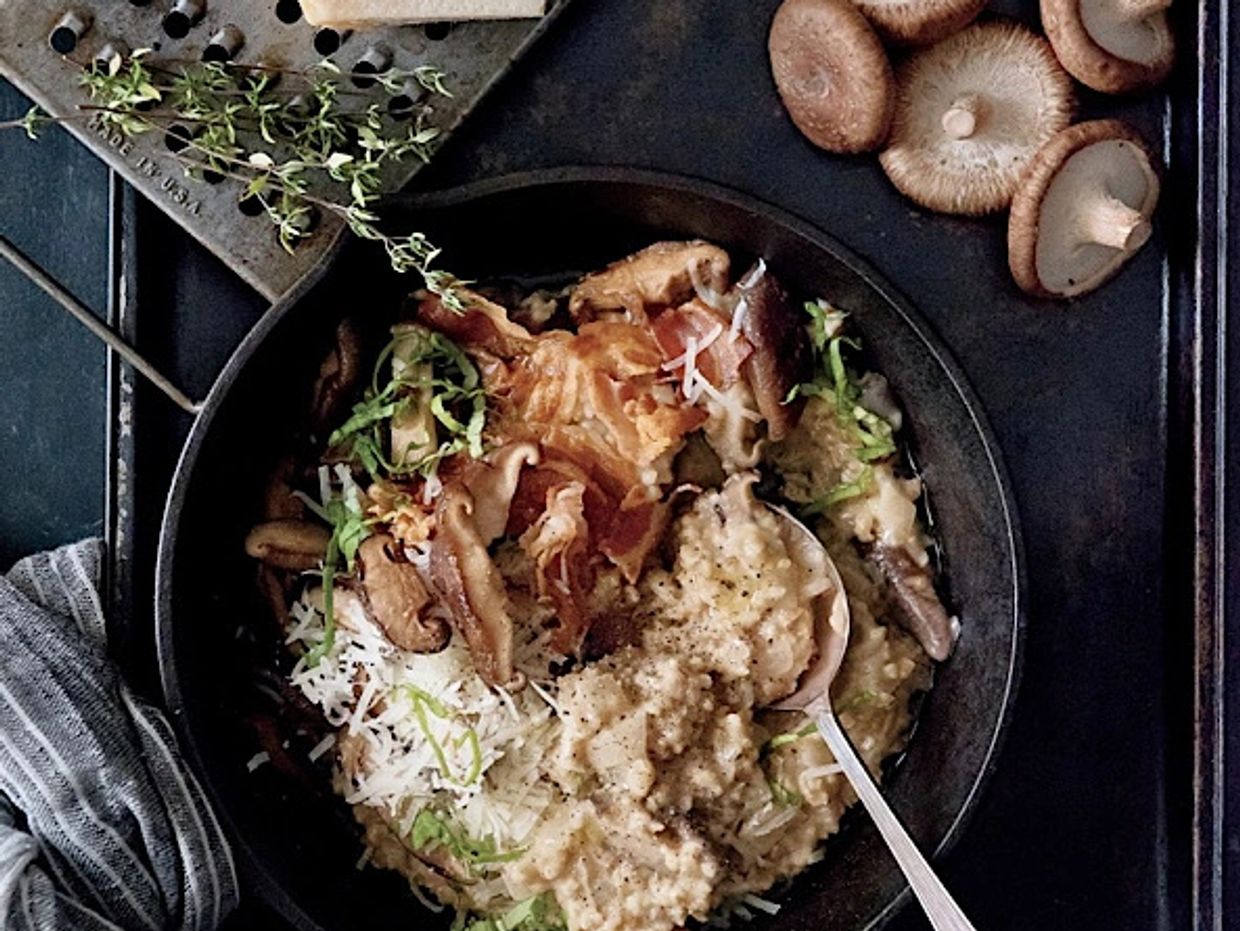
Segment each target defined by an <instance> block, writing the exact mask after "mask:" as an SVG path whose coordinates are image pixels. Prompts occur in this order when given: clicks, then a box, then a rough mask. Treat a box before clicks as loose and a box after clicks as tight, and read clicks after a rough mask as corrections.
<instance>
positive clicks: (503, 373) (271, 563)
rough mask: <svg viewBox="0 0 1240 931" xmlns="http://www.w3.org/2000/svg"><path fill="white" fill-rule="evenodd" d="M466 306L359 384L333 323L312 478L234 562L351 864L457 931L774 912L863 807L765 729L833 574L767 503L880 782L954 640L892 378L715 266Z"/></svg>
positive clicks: (351, 333)
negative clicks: (253, 567)
mask: <svg viewBox="0 0 1240 931" xmlns="http://www.w3.org/2000/svg"><path fill="white" fill-rule="evenodd" d="M488 295H489V296H488ZM460 296H461V298H462V300H463V302H464V306H465V309H464V311H463V312H462V311H457V310H453V309H451V308H449V307H447V306H445V305H444V304H443V303H442V302H441V300H440V299H438V298H436V297H434V296H429V295H419V296H417V299H416V300H415V302H414V303H413V305H412V306H411V315H410V319H408V320H407V321H406V322H403V323H400V324H398V325H397V326H395V327H394V328H393V329H392V332H391V339H390V342H388V344H387V346H386V348H384V349H383V351H382V352H381V353H379V354H378V356H377V358H373V357H372V358H371V359H369V360H368V361H369V362H370V363H371V364H370V365H367V366H365V369H366V371H365V373H364V374H363V358H362V357H363V355H365V352H364V350H363V348H362V342H361V340H360V338H359V336H358V333H357V331H356V330H354V329H353V328H352V327H351V326H350V325H349V324H347V323H346V324H342V325H341V327H340V329H339V330H338V332H337V345H336V347H335V349H334V350H333V352H332V354H331V356H330V357H329V358H328V359H327V360H326V361H325V362H324V365H323V368H322V372H321V375H320V378H319V381H318V383H317V384H316V386H315V396H314V402H313V417H314V419H315V420H316V421H317V422H318V424H319V425H320V427H321V428H322V437H323V439H322V440H321V442H320V443H319V444H318V446H317V447H316V452H315V454H314V455H315V457H316V458H315V460H314V461H313V462H305V461H301V462H286V463H284V464H283V465H282V467H281V469H279V470H277V474H276V476H275V478H274V479H273V483H272V486H271V489H270V492H269V494H268V500H267V514H266V515H265V518H266V519H265V520H264V521H263V522H262V523H261V524H259V525H258V526H257V527H255V528H254V530H253V531H252V532H251V534H250V536H249V538H248V539H247V541H246V545H247V549H248V550H249V552H250V553H251V554H252V555H254V556H256V557H257V558H258V559H259V560H260V561H261V563H262V569H261V575H262V578H263V581H264V585H265V587H266V589H267V591H268V592H275V598H276V600H277V601H279V602H280V604H281V606H282V610H281V615H282V622H283V624H284V631H285V637H286V642H287V644H288V648H289V650H290V651H291V655H292V656H293V658H294V665H292V667H291V672H290V676H289V681H290V684H291V686H292V687H293V688H294V689H295V690H296V691H298V692H299V693H300V694H301V696H304V698H305V699H308V700H309V702H311V703H313V705H314V706H316V707H317V708H318V709H319V711H321V713H322V716H323V719H324V721H325V722H326V726H327V727H328V728H330V729H331V731H332V733H333V736H330V737H328V738H327V739H325V740H324V741H323V742H322V743H321V744H320V745H319V746H318V747H317V748H316V751H317V753H324V752H326V750H327V749H328V748H329V747H330V750H331V759H332V760H333V772H334V779H335V787H336V789H337V791H338V792H339V793H340V795H341V796H343V798H344V799H345V801H346V802H347V803H348V804H349V805H351V806H352V807H353V811H354V813H355V815H356V818H357V820H358V822H359V823H360V825H361V826H362V829H363V833H364V840H365V845H366V850H367V853H366V857H365V859H366V860H367V861H368V862H369V863H370V864H371V865H373V866H377V867H382V868H387V869H394V870H398V871H400V872H401V873H403V874H404V875H406V876H407V877H408V878H409V880H410V883H411V885H412V887H413V889H414V891H415V893H416V894H417V895H418V896H419V897H421V898H423V899H424V900H425V901H426V903H427V904H428V905H430V906H431V907H434V908H438V907H440V906H447V907H450V908H452V909H454V910H455V913H456V916H457V917H456V924H457V926H458V927H461V928H467V929H470V931H511V929H522V931H539V929H552V928H567V929H571V931H661V929H673V928H680V927H683V926H684V925H685V923H686V922H688V921H690V920H696V921H716V922H718V921H724V920H727V918H729V917H734V916H737V915H740V916H752V915H754V914H756V913H762V912H768V913H773V912H775V911H777V910H778V907H779V906H778V905H777V904H776V903H775V902H774V901H772V900H771V899H769V898H766V897H765V893H767V892H768V890H771V888H772V887H773V886H774V885H775V884H777V883H778V882H780V880H783V879H786V878H788V877H791V876H794V875H796V874H797V873H799V872H801V871H802V870H804V869H805V868H806V867H807V866H809V865H810V864H812V863H814V862H815V861H817V860H819V859H821V858H822V856H823V855H824V854H823V848H822V844H823V841H824V839H826V838H827V837H828V836H829V835H830V834H832V833H833V832H834V831H835V830H836V828H837V826H838V824H839V820H840V817H841V815H842V814H843V812H844V810H845V808H846V807H847V806H848V805H849V804H850V803H851V802H852V801H853V796H852V794H851V792H850V790H849V789H848V787H847V784H846V782H845V780H844V778H843V776H842V775H841V774H840V772H839V768H838V767H837V766H836V765H835V763H834V760H833V759H832V757H831V754H830V752H829V751H828V750H827V748H826V746H825V744H824V743H823V742H822V741H821V740H819V739H818V738H817V737H816V736H814V734H813V730H812V727H811V726H809V725H808V723H807V719H805V718H804V717H803V716H802V715H800V714H798V713H791V712H781V711H775V710H772V707H771V706H772V705H773V704H775V703H777V702H778V701H779V699H781V698H783V697H785V696H787V695H789V694H790V693H791V692H792V691H793V690H794V689H795V688H796V684H797V682H798V679H799V677H800V676H801V674H802V673H803V672H804V670H805V669H806V668H807V666H808V665H809V664H810V663H811V662H812V661H813V659H814V656H815V639H814V632H813V626H814V623H813V619H814V611H813V603H814V600H815V599H816V598H819V597H822V596H824V594H825V593H826V592H827V591H828V589H829V588H830V587H831V585H832V584H833V583H832V582H831V581H830V579H829V575H828V573H827V572H826V571H825V564H824V560H823V557H822V556H821V554H819V555H817V556H816V555H815V554H813V553H810V552H807V547H805V546H797V545H796V543H795V541H793V540H790V539H789V538H788V533H789V530H788V526H787V524H786V522H783V521H780V520H778V519H777V518H776V517H775V515H774V513H773V512H772V511H771V510H770V509H769V508H767V507H766V506H765V504H762V503H760V502H763V501H770V502H773V503H776V504H782V505H783V506H785V507H786V508H788V509H789V510H791V511H794V512H796V513H798V514H799V515H800V516H801V517H802V518H803V519H804V520H805V521H806V522H808V523H809V524H810V525H811V526H812V527H813V528H814V529H815V530H816V532H817V533H818V534H819V536H820V538H821V539H822V541H823V543H824V544H825V546H826V548H827V552H828V553H829V555H830V557H831V558H832V559H833V560H834V562H835V563H836V565H837V567H838V569H839V572H840V575H841V578H842V579H843V582H844V586H845V589H846V591H847V597H848V600H849V603H850V607H851V611H852V637H851V641H850V645H849V648H848V652H847V654H846V657H845V661H844V665H843V669H842V671H841V673H840V675H839V678H838V679H837V681H836V684H835V687H834V692H833V695H834V700H835V704H836V707H837V709H838V711H839V713H840V718H841V720H842V722H843V725H844V727H845V729H846V730H847V732H848V734H849V736H850V737H851V739H852V740H853V742H854V743H855V744H856V746H857V748H858V750H859V751H860V753H861V755H862V756H863V758H864V759H865V761H866V762H867V764H869V765H870V767H871V768H872V769H873V770H874V771H875V772H876V773H877V772H878V768H879V766H880V764H881V762H882V761H883V759H884V758H885V757H887V756H888V755H890V754H891V753H892V752H894V751H896V750H897V749H899V748H900V746H901V744H902V741H903V739H904V736H905V734H906V733H907V731H908V726H909V719H910V711H909V704H910V698H911V696H912V695H913V693H915V692H916V691H918V690H921V689H924V688H927V687H928V685H929V671H930V666H931V660H932V659H934V660H941V659H944V658H946V656H947V654H948V653H949V651H950V649H951V645H952V641H953V639H954V637H955V629H954V627H955V625H954V622H953V621H952V620H951V619H950V618H949V617H948V614H947V612H946V611H945V610H944V608H943V606H942V604H941V603H940V601H939V599H938V597H937V595H936V594H935V590H934V584H933V574H932V569H931V566H930V561H929V558H928V555H927V550H926V545H927V541H926V538H925V536H924V534H923V531H922V529H921V527H920V525H919V522H918V514H917V506H916V504H917V500H918V498H919V496H920V494H921V486H920V482H919V480H918V479H917V478H915V477H909V476H906V475H904V474H903V472H902V467H901V459H900V455H899V448H898V444H897V433H898V430H899V428H900V412H899V410H898V408H897V407H896V406H895V404H894V403H893V401H892V398H891V395H890V392H889V391H888V389H887V385H886V382H885V381H884V380H883V379H882V378H881V376H878V375H875V374H863V375H862V374H858V373H857V372H856V371H855V367H856V364H857V363H856V361H855V359H856V358H857V353H856V348H857V347H856V342H855V340H853V339H851V338H850V337H849V336H848V334H847V332H846V320H845V315H844V314H843V313H842V312H840V311H838V310H836V309H835V308H833V307H832V306H831V305H830V304H829V303H827V302H826V301H824V300H814V301H810V302H808V303H799V302H794V301H793V300H792V299H791V298H790V297H789V295H788V293H787V292H786V291H785V289H784V288H783V287H782V286H781V285H780V284H779V282H778V281H777V280H776V279H775V277H774V276H773V275H772V274H771V272H770V271H768V270H767V269H766V267H765V265H764V264H763V263H761V262H759V263H758V264H757V265H755V266H754V267H752V268H750V269H749V270H747V271H746V272H745V273H744V274H742V275H740V276H739V277H738V276H734V275H733V273H732V268H731V262H730V259H729V256H728V255H727V253H725V252H724V251H723V250H721V249H719V248H717V247H715V246H713V245H710V244H708V243H704V242H683V243H682V242H674V243H657V244H655V245H653V246H650V247H649V248H647V249H645V250H643V251H642V252H639V253H637V254H636V255H633V256H630V257H629V258H626V259H624V260H622V261H619V262H617V263H615V264H613V265H611V266H609V267H608V268H606V269H604V270H602V271H600V272H597V273H595V274H591V275H588V276H586V277H585V278H584V279H582V280H580V281H578V282H576V283H575V284H574V285H572V286H571V287H568V288H565V289H564V290H563V291H561V292H556V293H548V292H543V291H539V292H536V293H533V294H524V295H518V296H517V297H513V296H512V295H509V294H505V295H504V296H503V298H502V302H501V297H500V294H499V292H498V291H496V292H483V291H481V290H480V291H479V292H477V293H474V292H462V293H461V295H460ZM372 370H373V376H371V375H370V372H371V371H372ZM284 605H287V611H284V610H283V606H284Z"/></svg>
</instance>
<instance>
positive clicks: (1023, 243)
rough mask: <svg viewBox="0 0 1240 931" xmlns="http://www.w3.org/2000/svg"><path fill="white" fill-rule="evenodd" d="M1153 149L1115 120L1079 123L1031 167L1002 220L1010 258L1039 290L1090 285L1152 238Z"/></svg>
mask: <svg viewBox="0 0 1240 931" xmlns="http://www.w3.org/2000/svg"><path fill="white" fill-rule="evenodd" d="M1158 192H1159V181H1158V174H1157V172H1156V171H1155V170H1154V156H1153V155H1152V154H1151V153H1150V150H1149V149H1148V148H1147V147H1146V145H1145V142H1144V140H1143V139H1142V138H1141V136H1140V135H1139V134H1138V133H1137V132H1136V130H1134V129H1132V127H1130V126H1128V125H1126V124H1125V123H1121V122H1120V121H1119V120H1093V121H1091V122H1088V123H1078V124H1077V125H1075V126H1072V127H1069V128H1068V129H1066V130H1064V131H1063V132H1061V133H1060V134H1059V135H1057V136H1055V138H1053V139H1052V140H1051V141H1050V142H1048V143H1047V144H1046V146H1045V147H1044V148H1043V149H1042V150H1041V151H1040V152H1038V154H1037V156H1036V157H1035V158H1034V159H1033V162H1032V164H1030V166H1029V171H1028V172H1027V173H1026V175H1025V178H1024V180H1023V181H1022V182H1021V186H1020V189H1019V190H1018V191H1017V192H1016V197H1015V198H1013V200H1012V214H1011V216H1010V218H1009V220H1008V264H1009V265H1010V267H1011V269H1012V276H1013V277H1014V278H1015V279H1016V283H1017V284H1018V285H1020V286H1021V288H1022V289H1024V290H1025V291H1027V292H1029V293H1030V294H1035V295H1038V296H1041V297H1074V296H1076V295H1079V294H1084V293H1085V292H1087V291H1092V290H1093V289H1094V288H1096V287H1098V286H1099V285H1100V284H1102V283H1103V282H1105V281H1106V280H1107V279H1108V278H1110V277H1111V276H1112V275H1114V274H1115V273H1116V272H1117V271H1119V269H1120V267H1121V266H1122V265H1123V264H1124V263H1125V262H1127V261H1128V259H1130V258H1131V257H1132V256H1133V255H1134V254H1136V252H1137V250H1139V249H1140V248H1141V247H1142V246H1143V245H1145V242H1146V240H1148V239H1149V237H1150V231H1151V226H1150V217H1151V216H1152V215H1153V213H1154V207H1155V206H1156V205H1157V203H1158Z"/></svg>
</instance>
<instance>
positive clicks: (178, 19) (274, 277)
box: [0, 0, 568, 301]
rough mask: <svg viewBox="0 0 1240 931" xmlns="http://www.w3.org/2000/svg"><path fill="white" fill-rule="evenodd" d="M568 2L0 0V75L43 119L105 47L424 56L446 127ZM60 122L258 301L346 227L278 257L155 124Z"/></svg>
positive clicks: (71, 93) (409, 63)
mask: <svg viewBox="0 0 1240 931" xmlns="http://www.w3.org/2000/svg"><path fill="white" fill-rule="evenodd" d="M567 2H568V0H550V2H549V3H548V7H549V9H548V12H547V14H546V16H544V17H543V18H542V19H541V20H512V21H504V22H472V23H460V24H456V25H449V24H433V25H427V26H400V27H389V28H385V29H375V30H367V31H365V32H356V33H349V32H337V31H335V30H331V29H316V28H315V27H313V26H311V25H310V24H309V23H307V22H306V21H305V20H304V18H303V17H302V15H301V8H300V6H299V4H298V2H297V0H129V2H124V0H0V74H3V75H4V77H6V78H8V79H9V80H10V81H12V82H13V83H14V84H15V85H16V86H17V87H18V88H20V89H21V90H22V91H23V92H24V93H25V94H26V95H27V96H29V97H30V98H32V99H33V100H34V101H35V102H36V103H37V104H38V105H39V106H40V107H42V108H43V109H44V110H46V111H47V112H48V113H50V114H52V115H53V116H56V117H78V116H80V115H81V111H80V110H79V106H80V105H82V104H85V103H88V102H89V96H88V94H87V92H86V91H85V90H84V89H83V88H81V87H80V86H79V84H78V76H79V74H80V71H81V67H82V65H83V64H87V63H90V62H92V61H94V60H96V59H98V58H100V57H108V56H110V55H111V53H112V51H114V50H116V51H122V52H124V51H127V50H131V49H136V48H149V49H152V50H153V51H152V53H151V60H152V61H153V62H158V61H160V60H164V61H168V60H176V61H198V60H200V59H202V58H203V55H204V53H208V49H209V48H210V49H211V52H209V53H208V57H210V55H211V54H216V55H220V54H222V55H223V56H224V57H227V58H229V59H231V60H235V61H237V62H240V63H243V64H257V63H262V64H266V65H275V66H279V67H286V68H308V67H310V66H312V65H314V64H315V63H317V62H319V61H321V60H322V59H323V58H324V57H329V58H330V59H331V60H332V61H333V62H334V63H335V64H337V65H338V66H339V67H340V68H341V69H342V70H344V71H353V70H354V68H355V66H356V65H357V63H358V62H359V61H362V60H363V59H365V60H366V61H367V62H368V63H369V64H370V66H371V67H377V68H378V69H379V70H382V69H383V68H387V67H398V68H404V69H411V68H414V67H417V66H419V65H434V66H436V67H438V68H440V69H442V70H443V71H444V72H445V75H446V76H445V79H444V84H445V85H446V86H447V87H448V88H449V89H450V90H451V92H452V95H453V96H452V97H450V98H437V99H436V103H435V114H434V116H433V118H432V122H431V124H432V125H434V126H436V127H438V128H439V129H440V130H441V131H442V133H443V135H444V136H446V135H448V134H449V133H450V132H451V131H452V130H453V129H455V128H456V126H457V125H459V124H460V122H461V120H463V119H464V118H465V116H466V115H468V113H469V112H470V111H471V110H472V109H473V107H474V106H475V105H476V104H477V103H478V101H479V100H480V99H481V98H482V97H483V95H484V94H486V92H487V91H488V90H489V89H490V87H491V86H492V85H493V84H494V83H495V82H496V81H497V80H498V79H499V78H500V77H501V76H502V75H503V74H504V73H505V72H506V71H507V70H508V68H509V67H510V66H511V65H512V64H513V62H515V61H516V59H517V58H519V57H520V56H521V54H522V53H523V52H524V51H525V50H526V49H527V48H528V47H529V46H530V45H531V44H532V43H533V41H534V40H535V39H536V38H537V37H538V36H539V35H540V34H541V33H542V32H543V31H545V30H546V28H547V27H548V26H549V25H550V22H551V20H552V19H553V18H554V17H555V15H556V14H558V13H559V12H560V10H561V9H563V7H564V6H565V5H566V4H567ZM342 81H344V82H346V83H347V81H348V79H347V78H343V79H342ZM366 102H369V101H366ZM65 127H66V128H67V129H68V130H69V131H70V132H72V133H73V134H74V135H75V136H77V137H78V138H79V139H80V140H81V141H82V142H84V143H85V144H86V145H87V146H89V147H90V148H91V149H92V150H93V151H94V152H95V153H96V154H97V155H99V156H100V157H101V158H102V159H103V160H104V161H105V162H107V163H108V165H110V166H111V167H112V168H113V169H115V170H116V171H117V172H119V173H120V174H121V176H122V177H124V178H125V180H126V181H128V182H129V183H130V184H132V185H133V186H134V187H135V188H136V189H137V190H139V191H141V192H142V193H143V194H145V195H146V196H147V197H149V198H150V199H151V200H152V201H153V202H154V203H155V204H157V205H158V206H159V207H160V208H161V209H162V210H163V211H164V212H165V213H167V214H168V215H169V216H171V217H172V218H173V219H174V220H176V221H177V222H178V223H179V224H181V225H182V226H183V227H185V229H186V230H188V231H189V232H190V233H191V234H192V235H193V236H194V237H195V238H197V239H198V240H199V241H200V242H202V243H203V244H204V245H205V246H206V247H207V248H208V249H210V250H211V251H212V252H214V253H215V254H216V255H217V256H219V257H220V258H221V259H223V260H224V262H226V263H227V264H228V265H229V266H230V267H231V268H232V269H233V270H234V271H236V272H237V274H239V275H240V276H241V277H242V278H244V279H245V280H246V281H247V282H248V283H249V284H250V285H252V286H253V287H254V288H255V289H257V290H258V291H259V292H260V293H261V294H262V295H263V296H264V297H266V298H267V299H268V300H270V301H275V300H277V299H278V298H280V296H282V295H284V294H286V293H288V292H289V291H290V290H292V289H293V288H294V287H295V286H296V285H297V283H298V282H299V281H301V280H302V279H303V278H304V277H305V276H306V274H307V273H308V272H310V271H311V270H312V269H313V268H314V267H315V266H316V265H318V264H319V263H320V262H322V261H324V260H325V259H326V257H327V256H328V255H329V254H330V253H331V252H332V251H333V250H334V248H335V247H336V246H337V244H338V243H339V242H340V239H341V237H342V234H343V233H344V231H345V226H344V222H343V221H342V220H341V219H340V218H339V217H336V216H334V215H326V216H320V217H319V218H318V222H317V225H316V226H315V227H314V229H313V231H312V232H311V234H310V235H309V236H308V237H307V238H305V239H303V240H301V241H299V242H298V244H297V246H296V248H295V250H294V252H293V254H292V255H290V254H289V253H287V252H286V251H285V250H284V249H283V248H281V246H280V244H279V243H278V242H277V240H276V237H275V230H274V228H273V226H272V225H271V223H270V222H269V221H268V220H267V218H266V217H264V216H247V215H246V214H244V213H243V212H242V210H241V209H240V207H239V200H240V197H241V194H242V184H241V182H239V181H235V180H231V179H224V180H219V179H218V178H216V179H213V180H215V182H216V183H209V182H208V181H203V180H195V179H193V178H190V177H187V176H186V175H185V173H184V171H183V169H182V165H181V164H180V163H179V162H178V161H177V160H176V159H174V158H172V157H171V156H170V153H169V151H168V148H167V145H166V138H165V136H164V135H163V134H162V133H155V132H151V133H144V134H141V135H138V136H132V137H129V136H125V135H124V134H122V133H121V132H120V131H118V130H115V129H109V128H107V127H100V126H98V125H97V124H94V123H92V122H91V121H90V120H89V119H77V118H74V119H71V120H69V121H68V122H67V123H65ZM420 167H421V165H420V163H417V162H415V161H413V160H409V161H408V162H407V163H406V164H402V165H398V166H394V169H395V170H394V172H393V173H392V174H391V175H390V176H387V177H385V179H384V181H385V189H387V190H389V191H393V190H397V189H399V188H400V187H402V186H403V185H404V184H405V183H407V182H408V181H409V179H410V178H412V177H413V175H414V174H416V172H417V170H418V169H419V168H420Z"/></svg>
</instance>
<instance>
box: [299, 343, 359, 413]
mask: <svg viewBox="0 0 1240 931" xmlns="http://www.w3.org/2000/svg"><path fill="white" fill-rule="evenodd" d="M361 373H362V340H361V336H360V335H359V334H358V332H357V328H356V327H355V326H354V325H353V322H352V321H351V320H341V321H340V323H339V324H338V325H337V326H336V334H335V342H334V343H333V345H332V348H331V352H329V353H328V354H327V358H326V359H324V360H323V364H322V366H320V367H319V376H318V378H317V379H316V381H315V383H314V397H313V400H312V401H311V404H310V416H311V423H313V425H314V427H315V429H317V430H324V429H327V427H329V426H330V425H331V424H333V423H335V422H336V421H337V420H339V419H340V415H341V413H342V412H343V411H344V409H345V407H346V405H347V404H348V402H349V399H350V397H351V396H352V394H353V392H354V390H355V389H356V388H357V383H358V379H359V378H360V376H361Z"/></svg>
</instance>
